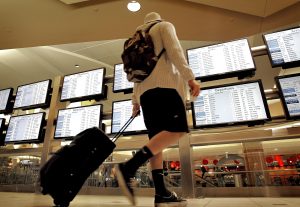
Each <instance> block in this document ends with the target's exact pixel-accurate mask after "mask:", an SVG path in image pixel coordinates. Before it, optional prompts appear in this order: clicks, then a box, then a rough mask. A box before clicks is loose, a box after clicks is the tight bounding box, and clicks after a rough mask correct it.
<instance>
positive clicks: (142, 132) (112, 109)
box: [110, 99, 148, 135]
mask: <svg viewBox="0 0 300 207" xmlns="http://www.w3.org/2000/svg"><path fill="white" fill-rule="evenodd" d="M124 101H131V99H124V100H117V101H113V102H112V104H111V127H110V134H112V135H114V134H117V133H118V132H113V131H112V130H113V120H114V103H118V102H124ZM125 123H126V122H125ZM125 123H124V124H125ZM123 126H124V125H123ZM128 126H129V125H128ZM121 127H122V126H121ZM125 130H126V129H125ZM147 131H148V130H147V128H146V129H145V130H134V131H124V132H123V133H122V134H123V135H137V134H146V133H147Z"/></svg>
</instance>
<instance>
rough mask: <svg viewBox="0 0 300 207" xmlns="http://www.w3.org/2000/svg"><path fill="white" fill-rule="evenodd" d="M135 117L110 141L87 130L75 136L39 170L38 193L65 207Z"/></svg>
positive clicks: (101, 133)
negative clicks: (39, 190)
mask: <svg viewBox="0 0 300 207" xmlns="http://www.w3.org/2000/svg"><path fill="white" fill-rule="evenodd" d="M134 118H135V117H131V118H130V119H129V120H128V121H127V122H126V123H125V125H124V126H123V127H122V128H121V129H120V131H119V132H118V133H117V134H116V135H115V136H114V138H113V139H112V140H111V139H110V138H109V137H108V136H107V135H106V134H105V133H104V132H103V131H102V130H101V129H99V128H97V127H93V128H89V129H86V130H84V131H82V132H81V133H79V134H78V135H76V136H75V137H74V139H73V141H72V142H71V143H70V145H66V146H64V147H62V148H61V149H59V150H58V151H57V152H55V153H54V155H53V156H52V157H51V158H50V159H49V160H48V161H47V162H46V163H45V164H44V165H43V166H42V168H41V170H40V175H39V176H40V177H39V182H40V186H41V192H42V193H43V194H44V195H46V194H49V195H50V196H51V197H52V198H53V200H54V204H55V205H56V206H57V207H67V206H69V204H70V202H71V201H72V200H73V199H74V198H75V196H76V195H77V193H78V192H79V191H80V189H81V187H82V186H83V184H84V182H85V180H86V179H87V178H88V177H89V175H90V174H91V173H92V172H94V171H95V170H96V169H97V168H98V167H99V166H100V165H101V164H102V163H103V162H104V160H105V159H106V158H107V157H108V156H109V155H110V154H111V153H112V152H113V150H114V148H115V147H116V145H115V144H114V142H115V141H116V140H117V138H118V137H119V136H120V135H121V134H122V132H123V131H124V130H125V129H126V128H127V126H128V125H129V124H130V123H131V122H132V120H133V119H134Z"/></svg>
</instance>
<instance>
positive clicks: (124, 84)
mask: <svg viewBox="0 0 300 207" xmlns="http://www.w3.org/2000/svg"><path fill="white" fill-rule="evenodd" d="M133 85H134V83H133V82H129V81H128V80H127V75H126V73H125V72H124V64H116V65H115V70H114V83H113V92H114V93H117V92H132V90H133Z"/></svg>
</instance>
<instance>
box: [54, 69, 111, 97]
mask: <svg viewBox="0 0 300 207" xmlns="http://www.w3.org/2000/svg"><path fill="white" fill-rule="evenodd" d="M96 70H103V77H102V90H101V92H100V93H97V94H93V95H87V96H76V97H73V98H66V99H62V91H63V87H64V82H65V78H66V77H69V76H73V75H77V74H81V73H88V72H92V71H96ZM105 75H106V68H105V67H101V68H96V69H91V70H86V71H81V72H77V73H71V74H68V75H65V76H64V77H63V80H62V85H61V88H60V98H59V100H60V101H61V102H66V101H70V102H77V101H86V100H92V99H95V100H98V99H103V98H104V97H105V96H106V94H105V91H106V90H105V83H104V81H105Z"/></svg>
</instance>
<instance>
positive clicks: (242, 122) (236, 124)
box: [191, 79, 272, 129]
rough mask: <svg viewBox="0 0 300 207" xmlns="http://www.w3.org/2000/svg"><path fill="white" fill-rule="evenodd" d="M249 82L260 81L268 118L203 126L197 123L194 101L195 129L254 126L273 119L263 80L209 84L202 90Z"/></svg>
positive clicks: (193, 116) (193, 117) (192, 104)
mask: <svg viewBox="0 0 300 207" xmlns="http://www.w3.org/2000/svg"><path fill="white" fill-rule="evenodd" d="M249 83H258V85H259V89H260V94H261V96H262V100H263V105H264V108H265V111H266V116H267V118H266V119H258V120H245V121H241V122H229V123H219V124H218V123H217V124H209V125H203V126H197V125H196V116H195V108H194V102H191V110H192V120H193V128H194V129H205V128H216V127H228V126H238V125H248V126H254V125H258V124H264V123H265V122H267V121H271V120H272V118H271V114H270V110H269V106H268V103H267V98H266V96H265V94H264V88H263V84H262V80H261V79H258V80H252V81H242V82H235V83H229V84H223V85H217V86H209V87H204V88H202V89H201V90H202V91H203V90H209V89H216V88H223V87H228V86H236V85H244V84H249Z"/></svg>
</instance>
